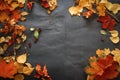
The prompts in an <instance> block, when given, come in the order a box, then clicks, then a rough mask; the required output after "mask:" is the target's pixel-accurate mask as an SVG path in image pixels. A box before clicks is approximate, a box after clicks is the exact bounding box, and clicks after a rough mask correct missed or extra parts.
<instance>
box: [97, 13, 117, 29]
mask: <svg viewBox="0 0 120 80" xmlns="http://www.w3.org/2000/svg"><path fill="white" fill-rule="evenodd" d="M98 21H99V22H101V23H102V26H101V27H102V28H103V29H109V30H114V27H115V25H116V24H117V22H116V21H115V20H114V19H112V18H111V17H110V16H109V15H107V14H106V15H105V16H100V17H99V19H98Z"/></svg>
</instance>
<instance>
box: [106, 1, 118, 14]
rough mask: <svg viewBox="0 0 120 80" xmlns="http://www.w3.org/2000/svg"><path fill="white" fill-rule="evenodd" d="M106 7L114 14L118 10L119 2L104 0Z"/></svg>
mask: <svg viewBox="0 0 120 80" xmlns="http://www.w3.org/2000/svg"><path fill="white" fill-rule="evenodd" d="M105 5H106V8H107V9H108V10H110V11H112V12H113V13H114V14H117V13H118V11H119V10H120V4H112V3H111V2H108V1H107V2H106V4H105Z"/></svg>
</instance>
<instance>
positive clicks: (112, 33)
mask: <svg viewBox="0 0 120 80" xmlns="http://www.w3.org/2000/svg"><path fill="white" fill-rule="evenodd" d="M109 32H110V33H111V36H112V37H118V31H117V30H112V31H109Z"/></svg>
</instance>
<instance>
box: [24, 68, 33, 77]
mask: <svg viewBox="0 0 120 80" xmlns="http://www.w3.org/2000/svg"><path fill="white" fill-rule="evenodd" d="M33 70H34V68H31V67H24V68H23V74H25V75H28V76H29V75H31V73H32V72H33Z"/></svg>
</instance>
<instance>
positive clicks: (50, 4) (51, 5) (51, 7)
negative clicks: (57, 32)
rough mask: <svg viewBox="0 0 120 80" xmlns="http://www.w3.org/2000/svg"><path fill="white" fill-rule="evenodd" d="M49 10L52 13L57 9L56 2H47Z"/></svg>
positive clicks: (54, 0) (52, 0) (55, 0)
mask: <svg viewBox="0 0 120 80" xmlns="http://www.w3.org/2000/svg"><path fill="white" fill-rule="evenodd" d="M48 4H49V10H50V11H53V10H54V9H55V8H56V7H57V5H58V4H57V0H49V2H48Z"/></svg>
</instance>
